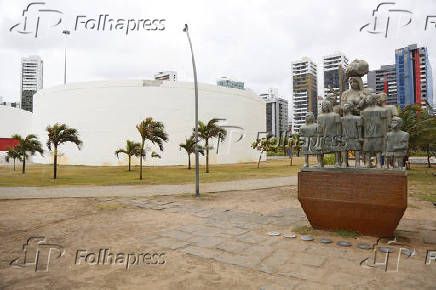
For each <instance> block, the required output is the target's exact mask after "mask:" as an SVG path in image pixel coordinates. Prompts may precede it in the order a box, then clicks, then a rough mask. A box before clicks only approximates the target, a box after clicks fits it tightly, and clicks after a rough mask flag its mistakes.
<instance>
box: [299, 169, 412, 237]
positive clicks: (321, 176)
mask: <svg viewBox="0 0 436 290" xmlns="http://www.w3.org/2000/svg"><path fill="white" fill-rule="evenodd" d="M298 200H299V201H300V203H301V206H302V207H303V210H304V212H305V213H306V216H307V218H308V220H309V222H310V224H311V225H312V227H313V228H315V229H324V230H347V231H357V232H360V233H362V234H364V235H370V236H376V237H389V236H393V234H394V231H395V229H396V228H397V226H398V223H399V222H400V219H401V218H402V217H403V214H404V211H405V210H406V208H407V173H406V172H405V171H400V170H398V171H397V170H395V171H394V170H391V171H388V170H377V169H340V168H328V169H327V168H303V169H302V171H301V172H299V173H298Z"/></svg>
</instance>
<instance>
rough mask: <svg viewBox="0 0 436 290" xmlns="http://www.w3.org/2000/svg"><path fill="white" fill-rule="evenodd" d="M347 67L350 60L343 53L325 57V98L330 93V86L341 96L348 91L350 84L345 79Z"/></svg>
mask: <svg viewBox="0 0 436 290" xmlns="http://www.w3.org/2000/svg"><path fill="white" fill-rule="evenodd" d="M347 66H348V58H347V57H346V56H345V55H344V54H343V53H341V52H336V53H334V54H331V55H327V56H324V57H323V69H324V98H325V97H327V94H328V93H329V92H330V89H329V86H330V87H331V88H332V89H334V90H335V91H337V92H339V94H341V93H342V92H343V91H345V90H346V89H348V82H347V79H346V77H345V69H346V68H347ZM338 102H339V100H338Z"/></svg>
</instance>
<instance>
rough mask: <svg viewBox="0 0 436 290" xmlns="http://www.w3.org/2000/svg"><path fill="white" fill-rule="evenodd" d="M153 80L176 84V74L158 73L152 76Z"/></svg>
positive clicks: (171, 72)
mask: <svg viewBox="0 0 436 290" xmlns="http://www.w3.org/2000/svg"><path fill="white" fill-rule="evenodd" d="M154 79H155V80H159V81H171V82H176V81H177V72H175V71H160V72H158V73H157V74H155V75H154Z"/></svg>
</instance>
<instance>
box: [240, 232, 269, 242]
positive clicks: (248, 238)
mask: <svg viewBox="0 0 436 290" xmlns="http://www.w3.org/2000/svg"><path fill="white" fill-rule="evenodd" d="M237 240H238V241H240V242H246V243H252V244H257V243H260V242H264V241H265V240H266V237H264V236H261V235H258V234H253V233H246V234H244V235H242V236H239V237H238V238H237Z"/></svg>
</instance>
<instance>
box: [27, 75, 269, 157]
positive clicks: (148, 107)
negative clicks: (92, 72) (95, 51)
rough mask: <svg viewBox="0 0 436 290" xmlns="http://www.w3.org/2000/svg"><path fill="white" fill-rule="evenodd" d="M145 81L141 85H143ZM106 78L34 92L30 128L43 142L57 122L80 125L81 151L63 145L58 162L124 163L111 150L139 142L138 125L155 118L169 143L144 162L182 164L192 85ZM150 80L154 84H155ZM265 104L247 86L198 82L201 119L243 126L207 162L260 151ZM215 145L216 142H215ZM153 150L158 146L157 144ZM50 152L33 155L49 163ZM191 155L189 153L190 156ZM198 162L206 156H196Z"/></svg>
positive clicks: (189, 127)
mask: <svg viewBox="0 0 436 290" xmlns="http://www.w3.org/2000/svg"><path fill="white" fill-rule="evenodd" d="M144 82H145V86H144ZM144 82H143V81H105V82H87V83H74V84H68V85H67V86H58V87H54V88H50V89H44V90H41V91H39V92H38V93H37V94H35V96H34V120H33V130H32V131H33V132H34V133H36V134H38V135H39V136H40V137H42V138H41V142H42V143H43V144H45V143H46V138H47V137H46V135H47V134H46V132H45V128H46V127H47V125H53V124H54V123H56V122H61V123H66V124H67V125H68V126H71V127H74V128H76V129H78V131H79V134H80V138H81V139H82V140H83V142H84V145H83V148H82V150H81V151H78V150H77V147H75V145H72V144H67V145H63V146H62V147H61V148H60V151H61V152H62V153H63V155H64V156H63V157H62V158H61V160H60V161H61V162H62V163H64V164H82V165H123V164H126V161H127V158H124V159H123V158H120V160H117V158H116V157H115V155H114V151H115V150H116V149H117V148H119V147H124V146H125V140H126V139H130V140H135V141H138V142H139V141H140V135H139V133H138V131H137V129H136V128H135V126H136V124H138V123H139V122H140V121H142V120H143V119H145V118H146V117H153V119H155V120H157V121H161V122H163V123H164V125H165V129H166V131H167V133H168V134H169V142H168V143H166V144H165V145H164V147H165V150H164V152H162V154H161V156H162V159H154V160H153V161H151V160H150V159H148V160H147V161H146V164H148V165H182V164H183V165H184V164H186V163H187V157H186V154H185V152H184V151H180V150H179V146H178V145H179V144H180V143H182V142H183V141H184V140H185V138H188V137H189V136H190V135H191V133H192V128H193V126H194V86H193V83H185V82H164V83H162V84H160V83H159V82H157V83H156V82H150V81H144ZM153 84H154V85H153ZM265 115H266V114H265V102H264V101H263V100H261V99H260V98H259V97H258V96H257V95H256V94H255V93H254V92H252V91H250V90H239V89H230V88H223V87H217V86H215V85H207V84H200V85H199V119H200V120H201V121H204V122H205V121H208V120H210V119H211V118H223V119H227V120H226V121H225V122H222V123H221V125H232V126H239V127H242V128H244V129H245V131H244V132H243V133H244V137H243V138H242V140H241V141H239V142H236V140H237V139H238V138H239V136H240V130H233V131H231V130H230V131H229V132H228V134H229V136H228V139H227V140H226V141H225V142H224V143H222V144H220V151H219V154H216V153H215V150H213V151H212V152H211V156H210V162H211V164H216V163H236V162H251V161H256V160H257V157H258V153H257V152H256V151H255V150H253V149H251V148H250V145H251V143H252V142H253V141H254V140H255V138H256V136H257V132H258V131H265V124H266V121H265V118H266V116H265ZM214 145H215V146H216V144H214ZM153 150H157V148H156V147H155V148H154V149H153ZM49 156H50V154H47V153H46V154H45V157H43V158H40V157H35V158H34V161H35V162H41V163H48V162H50V159H51V158H50V157H49ZM192 159H194V158H193V156H192ZM200 160H201V162H202V163H204V158H203V157H200Z"/></svg>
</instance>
